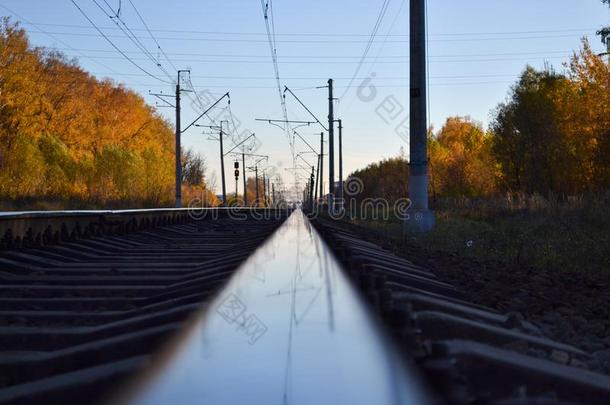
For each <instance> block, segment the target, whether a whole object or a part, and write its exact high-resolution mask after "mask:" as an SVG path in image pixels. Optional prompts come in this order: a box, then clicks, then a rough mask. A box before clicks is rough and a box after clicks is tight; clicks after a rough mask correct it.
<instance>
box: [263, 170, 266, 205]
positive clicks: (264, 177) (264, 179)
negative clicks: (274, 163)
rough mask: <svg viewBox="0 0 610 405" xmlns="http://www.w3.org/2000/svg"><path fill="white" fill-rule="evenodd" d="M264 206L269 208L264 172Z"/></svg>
mask: <svg viewBox="0 0 610 405" xmlns="http://www.w3.org/2000/svg"><path fill="white" fill-rule="evenodd" d="M263 206H264V207H266V206H267V180H265V171H264V170H263Z"/></svg>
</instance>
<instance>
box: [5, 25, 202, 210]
mask: <svg viewBox="0 0 610 405" xmlns="http://www.w3.org/2000/svg"><path fill="white" fill-rule="evenodd" d="M173 138H174V136H173V129H172V127H171V125H170V124H169V123H168V122H166V121H165V120H164V119H163V118H162V117H161V116H160V115H159V114H158V113H157V112H156V111H155V110H154V109H153V108H152V107H150V106H148V105H147V104H146V103H145V102H144V100H143V99H142V97H140V96H139V95H138V94H137V93H135V92H133V91H131V90H128V89H126V88H124V87H123V86H122V85H118V84H116V83H114V82H112V81H111V80H109V79H107V80H101V81H100V80H97V79H96V78H95V77H93V76H92V75H90V74H89V73H87V72H85V71H84V70H83V69H81V68H80V67H79V66H78V64H77V63H76V61H74V60H68V59H67V58H66V57H65V56H63V55H62V54H60V53H57V52H49V51H47V50H44V49H41V48H33V47H32V46H31V45H30V43H29V41H28V38H27V36H26V34H25V32H24V30H22V29H21V28H20V27H19V26H18V25H17V24H14V23H12V22H11V21H9V19H8V18H3V19H2V20H0V198H2V199H4V200H7V199H9V200H14V199H22V198H26V199H27V198H30V199H47V198H51V199H55V200H57V199H60V200H80V201H95V202H97V203H100V204H103V203H105V202H108V201H117V200H122V201H131V202H134V203H138V202H139V203H140V204H146V205H167V204H171V203H172V202H173V190H174V168H175V166H174V165H175V163H174V140H173ZM204 167H205V165H204V163H203V160H202V159H201V157H199V156H196V155H194V154H192V153H190V152H185V169H186V170H185V172H186V176H185V180H186V182H185V187H191V186H202V185H203V169H204Z"/></svg>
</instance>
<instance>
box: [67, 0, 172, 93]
mask: <svg viewBox="0 0 610 405" xmlns="http://www.w3.org/2000/svg"><path fill="white" fill-rule="evenodd" d="M70 1H71V2H72V4H74V6H75V7H76V8H77V9H78V11H79V12H80V13H81V14H82V15H83V17H85V18H86V19H87V21H89V23H90V24H91V25H92V26H93V27H94V28H95V29H96V30H97V31H98V32H99V33H100V35H101V36H102V37H104V39H105V40H106V41H108V43H109V44H110V45H112V47H113V48H114V49H116V51H117V52H119V53H120V54H121V55H122V56H123V57H124V58H125V59H126V60H127V61H129V62H130V63H131V64H132V65H134V66H135V67H136V68H137V69H138V70H140V71H142V72H144V73H145V74H147V75H148V76H150V77H152V78H153V79H156V80H158V81H160V82H163V83H167V84H171V82H168V81H166V80H163V79H161V78H160V77H157V76H155V75H154V74H152V73H150V72H149V71H148V70H146V69H144V68H143V67H141V66H140V65H138V64H137V63H136V62H135V61H133V60H132V59H131V58H130V57H129V56H127V54H125V53H124V52H123V51H122V50H121V49H120V48H119V47H118V46H116V45H115V43H114V42H112V40H111V39H110V38H108V37H107V36H106V34H104V32H103V31H102V30H100V29H99V28H98V26H97V25H96V24H95V23H94V22H93V20H91V18H89V16H88V15H87V14H86V13H85V12H84V11H83V9H82V8H80V6H79V5H78V4H77V3H76V2H75V1H74V0H70Z"/></svg>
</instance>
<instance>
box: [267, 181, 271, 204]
mask: <svg viewBox="0 0 610 405" xmlns="http://www.w3.org/2000/svg"><path fill="white" fill-rule="evenodd" d="M267 201H268V203H267V205H270V204H271V178H270V177H269V176H267Z"/></svg>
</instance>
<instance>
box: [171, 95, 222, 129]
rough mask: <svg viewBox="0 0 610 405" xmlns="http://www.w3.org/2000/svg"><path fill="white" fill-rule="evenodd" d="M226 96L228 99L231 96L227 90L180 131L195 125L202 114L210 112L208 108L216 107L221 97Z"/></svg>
mask: <svg viewBox="0 0 610 405" xmlns="http://www.w3.org/2000/svg"><path fill="white" fill-rule="evenodd" d="M225 97H228V98H229V101H230V100H231V96H230V95H229V92H228V91H227V92H226V93H225V94H223V95H222V97H220V98H219V99H218V100H216V101H215V102H214V104H212V105H211V106H210V107H208V109H207V110H205V111H204V112H202V113H201V114H200V115H199V116H198V117H197V118H195V120H193V122H191V123H190V124H189V125H188V126H187V127H186V128H184V129H183V130H182V131H181V132H182V133H184V132H186V130H187V129H189V128H190V127H192V126H193V125H195V123H196V122H197V121H199V120H200V119H201V118H202V117H203V116H204V115H206V114H207V113H208V112H210V110H211V109H212V108H214V107H216V105H217V104H218V103H220V102H221V101H222V99H223V98H225Z"/></svg>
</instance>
